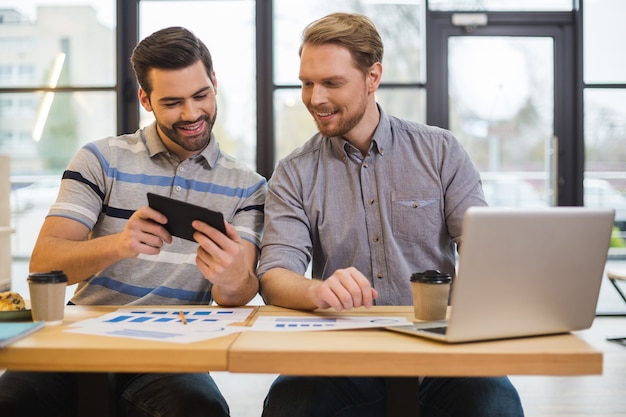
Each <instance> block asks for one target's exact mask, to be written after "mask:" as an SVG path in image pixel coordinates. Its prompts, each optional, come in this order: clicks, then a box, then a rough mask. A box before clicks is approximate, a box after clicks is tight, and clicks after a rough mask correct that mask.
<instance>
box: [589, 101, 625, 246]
mask: <svg viewBox="0 0 626 417" xmlns="http://www.w3.org/2000/svg"><path fill="white" fill-rule="evenodd" d="M584 100H585V180H584V198H585V206H589V207H613V208H615V209H616V213H615V223H616V226H617V227H618V229H619V231H618V233H621V237H622V239H623V238H626V108H625V107H624V103H626V90H623V89H615V90H612V89H586V90H585V96H584ZM622 241H623V240H622Z"/></svg>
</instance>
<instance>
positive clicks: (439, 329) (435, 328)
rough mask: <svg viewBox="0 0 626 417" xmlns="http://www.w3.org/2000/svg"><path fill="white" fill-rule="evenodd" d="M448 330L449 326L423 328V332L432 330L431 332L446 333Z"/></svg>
mask: <svg viewBox="0 0 626 417" xmlns="http://www.w3.org/2000/svg"><path fill="white" fill-rule="evenodd" d="M446 330H448V327H447V326H441V327H429V328H426V329H422V331H423V332H431V333H437V334H446Z"/></svg>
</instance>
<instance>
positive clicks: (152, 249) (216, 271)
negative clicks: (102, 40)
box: [0, 27, 267, 417]
mask: <svg viewBox="0 0 626 417" xmlns="http://www.w3.org/2000/svg"><path fill="white" fill-rule="evenodd" d="M131 62H132V64H133V69H134V71H135V74H136V76H137V80H138V83H139V100H140V102H141V105H142V106H143V107H144V108H145V109H146V110H147V111H149V112H152V113H153V114H154V117H155V119H156V121H155V122H154V123H152V124H151V125H149V126H147V127H146V128H143V129H139V130H138V131H137V132H135V133H133V134H128V135H122V136H118V137H111V138H106V139H103V140H99V141H96V142H93V143H90V144H87V145H86V146H84V147H83V148H82V149H81V150H80V151H79V152H78V153H77V155H76V156H75V157H74V158H73V160H72V161H71V162H70V164H69V166H68V168H67V170H66V171H65V172H64V174H63V180H62V184H61V188H60V191H59V195H58V198H57V200H56V202H55V203H54V204H53V206H52V207H51V209H50V211H49V214H48V216H47V217H46V220H45V222H44V224H43V226H42V229H41V232H40V234H39V238H38V239H37V243H36V244H35V248H34V251H33V254H32V258H31V264H30V270H31V271H33V272H35V271H39V272H40V271H49V270H53V269H60V270H63V271H64V272H65V273H66V274H67V276H68V280H69V284H74V283H78V286H77V290H76V292H75V294H74V296H73V298H72V300H71V302H72V303H74V304H90V305H131V304H133V305H148V304H149V305H155V304H158V305H168V304H169V305H173V304H176V305H180V304H202V305H207V304H210V303H211V302H212V301H215V302H217V303H218V304H220V305H225V306H237V305H243V304H246V303H248V302H249V301H250V300H251V299H252V298H253V297H254V296H255V295H256V294H257V291H258V279H257V277H256V274H255V269H256V264H257V259H258V253H259V247H260V240H261V234H262V227H263V206H264V202H265V194H266V185H267V184H266V180H265V178H263V177H262V176H260V175H259V174H257V173H256V172H254V171H253V170H251V169H249V168H247V167H246V166H245V165H243V164H242V163H239V162H237V161H236V160H235V159H234V158H232V157H230V156H229V155H226V154H225V153H223V152H222V151H220V148H219V145H218V142H217V140H216V138H215V136H214V135H213V133H212V128H213V125H214V123H215V120H216V116H217V102H216V97H215V96H216V94H217V80H216V78H215V72H214V70H213V63H212V59H211V55H210V53H209V51H208V49H207V47H206V46H205V45H204V43H202V41H200V40H199V39H198V38H197V37H196V36H195V35H193V34H192V33H191V32H189V31H188V30H186V29H184V28H180V27H172V28H166V29H163V30H160V31H157V32H155V33H154V34H152V35H150V36H149V37H147V38H146V39H144V40H143V41H141V42H140V43H139V44H138V45H137V47H136V48H135V50H134V51H133V54H132V57H131ZM147 192H152V193H155V194H160V195H164V196H168V197H173V198H175V199H178V200H184V201H186V202H189V203H193V204H196V205H200V206H203V207H207V208H210V209H212V210H215V211H219V212H221V213H223V215H224V218H225V227H226V234H222V233H221V232H219V231H218V230H217V229H214V228H212V227H210V226H209V225H207V224H205V223H203V222H199V221H194V222H193V227H194V228H195V230H196V233H195V234H194V239H195V241H188V240H184V239H180V238H178V237H173V236H171V235H170V233H169V232H168V231H167V230H166V229H165V227H164V226H163V225H164V224H165V223H166V222H167V218H166V217H165V215H163V214H162V213H159V212H157V211H155V210H154V209H152V208H150V207H148V205H147V197H146V193H147ZM190 220H191V219H190ZM116 387H117V394H118V397H117V398H118V404H117V408H118V410H120V412H121V414H122V415H125V416H144V415H161V416H184V417H192V416H228V415H229V410H228V405H227V404H226V401H225V399H224V398H223V396H222V394H221V393H220V391H219V389H218V388H217V386H216V385H215V382H214V381H213V379H212V378H211V377H210V376H209V374H118V375H116ZM32 392H37V395H38V401H32V394H31V393H32ZM75 407H76V377H75V375H73V374H54V373H41V374H40V373H24V372H19V373H18V372H7V373H5V374H4V375H3V376H2V377H1V378H0V409H2V410H3V412H5V411H6V413H7V415H9V414H17V413H18V412H19V413H20V414H21V415H33V416H34V415H37V416H48V415H50V416H52V415H54V416H56V415H59V414H61V413H62V414H63V415H72V414H73V412H75ZM10 411H15V412H14V413H11V412H10Z"/></svg>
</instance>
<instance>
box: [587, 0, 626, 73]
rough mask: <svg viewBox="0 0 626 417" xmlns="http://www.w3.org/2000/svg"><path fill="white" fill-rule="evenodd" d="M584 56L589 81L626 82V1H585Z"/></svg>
mask: <svg viewBox="0 0 626 417" xmlns="http://www.w3.org/2000/svg"><path fill="white" fill-rule="evenodd" d="M584 6H585V8H584V15H583V35H584V37H583V58H584V75H585V82H586V83H626V54H625V53H624V52H623V48H620V47H619V46H618V45H620V44H621V40H622V39H625V38H626V25H624V17H626V1H624V0H593V1H585V3H584Z"/></svg>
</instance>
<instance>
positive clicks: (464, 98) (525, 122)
mask: <svg viewBox="0 0 626 417" xmlns="http://www.w3.org/2000/svg"><path fill="white" fill-rule="evenodd" d="M553 44H554V42H553V39H552V38H550V37H511V36H489V37H487V36H451V37H449V38H448V63H449V65H448V100H449V105H448V112H449V115H448V117H449V123H450V125H449V129H450V130H451V131H452V132H454V133H455V135H456V136H457V137H458V138H459V139H460V140H461V142H463V144H464V146H465V147H466V149H468V151H469V152H470V154H471V156H472V159H473V160H474V162H475V163H476V165H477V166H478V169H479V170H480V172H481V178H482V180H483V190H484V192H485V197H486V199H487V202H488V203H489V205H490V206H513V207H542V206H547V205H551V204H552V203H553V202H554V194H553V178H554V174H553V169H554V164H553V160H552V156H553V155H554V154H553V150H554V149H553V146H554V145H555V142H554V140H553V138H554V65H553V61H554V45H553Z"/></svg>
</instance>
